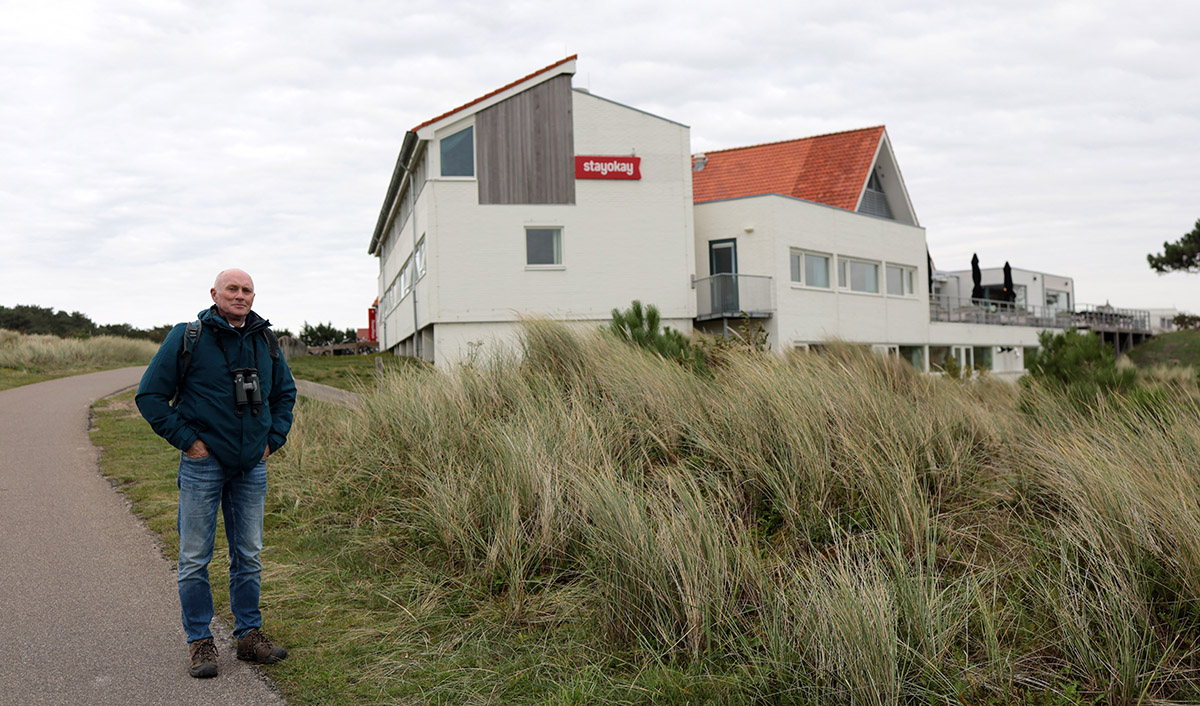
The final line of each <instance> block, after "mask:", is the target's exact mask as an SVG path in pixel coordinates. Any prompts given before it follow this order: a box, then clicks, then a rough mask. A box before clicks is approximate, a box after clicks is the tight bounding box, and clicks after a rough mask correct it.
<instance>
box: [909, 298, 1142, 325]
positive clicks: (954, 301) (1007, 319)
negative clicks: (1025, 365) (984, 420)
mask: <svg viewBox="0 0 1200 706" xmlns="http://www.w3.org/2000/svg"><path fill="white" fill-rule="evenodd" d="M929 320H930V321H948V322H952V323H964V324H988V325H992V326H1032V327H1034V328H1071V327H1072V326H1073V327H1075V328H1087V329H1093V330H1097V331H1129V332H1138V333H1149V332H1150V312H1148V311H1145V310H1143V309H1117V308H1115V307H1111V306H1108V305H1103V306H1096V305H1094V304H1081V305H1080V308H1079V309H1078V310H1071V309H1065V308H1062V307H1053V306H1028V305H1023V304H1015V303H1013V302H1001V301H992V300H991V299H959V298H957V297H944V296H934V297H931V298H930V300H929Z"/></svg>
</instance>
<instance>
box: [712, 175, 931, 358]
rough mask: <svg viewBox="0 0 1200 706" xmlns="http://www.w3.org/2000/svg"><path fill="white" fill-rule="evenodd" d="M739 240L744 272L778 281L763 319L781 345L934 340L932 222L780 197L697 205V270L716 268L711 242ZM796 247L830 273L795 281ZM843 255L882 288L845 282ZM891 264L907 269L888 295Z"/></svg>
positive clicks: (772, 287) (740, 267) (772, 284)
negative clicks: (928, 228)
mask: <svg viewBox="0 0 1200 706" xmlns="http://www.w3.org/2000/svg"><path fill="white" fill-rule="evenodd" d="M729 240H732V241H734V243H735V245H736V252H737V272H738V273H739V274H741V275H764V276H767V277H770V278H771V280H770V291H771V299H772V302H773V306H772V308H773V309H774V315H773V316H772V317H771V318H769V319H766V320H765V321H764V322H763V324H764V326H765V327H766V330H767V332H768V334H769V337H770V338H769V340H770V341H771V342H772V343H773V344H774V345H775V347H776V348H778V349H780V350H783V349H786V348H790V347H794V346H797V345H805V344H812V343H820V342H823V341H826V340H829V339H842V340H846V341H856V342H862V343H879V344H884V343H889V344H891V343H905V344H913V345H916V344H923V343H925V342H926V340H927V338H928V329H929V307H928V305H927V304H926V301H927V299H926V298H927V296H928V293H927V289H928V288H927V286H926V279H927V268H926V257H925V230H924V229H923V228H921V227H919V226H911V225H905V224H903V223H898V222H896V221H892V220H887V219H884V218H876V217H874V216H866V215H863V214H858V213H854V212H852V211H846V210H844V209H839V208H833V207H831V206H825V205H823V204H818V203H812V202H810V201H802V200H799V199H795V198H791V197H788V196H781V195H778V194H766V195H763V196H754V197H749V198H740V199H731V200H728V201H710V202H707V203H701V204H697V205H696V241H697V245H696V258H697V259H696V270H697V272H700V273H703V274H709V261H708V258H709V252H710V247H711V243H713V242H719V243H722V242H727V241H729ZM793 254H795V255H799V256H801V257H803V256H809V255H811V256H815V257H814V259H818V258H819V260H818V261H819V262H822V261H823V267H822V268H821V271H820V272H821V276H819V277H817V278H812V279H815V280H816V281H812V282H805V281H804V279H805V277H804V274H805V273H804V272H803V271H801V272H800V276H799V281H793V271H792V270H793V268H792V256H793ZM843 260H847V261H850V260H853V261H854V262H856V263H862V264H863V265H866V266H868V267H873V268H875V275H876V276H875V285H876V286H874V287H873V288H872V289H874V290H875V291H873V292H872V291H852V289H851V288H850V286H849V283H845V284H847V286H840V283H839V277H838V275H839V267H840V265H839V263H840V262H841V261H843ZM889 266H892V267H893V268H894V267H900V268H903V271H904V274H902V275H901V276H902V278H903V280H904V281H903V282H902V286H901V288H900V292H899V293H896V294H892V293H889V292H888V287H887V282H886V279H887V273H888V272H889ZM893 271H894V270H893Z"/></svg>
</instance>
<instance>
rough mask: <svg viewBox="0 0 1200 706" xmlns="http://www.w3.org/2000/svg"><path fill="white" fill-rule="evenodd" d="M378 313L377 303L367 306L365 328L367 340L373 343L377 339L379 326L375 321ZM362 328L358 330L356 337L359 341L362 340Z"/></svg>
mask: <svg viewBox="0 0 1200 706" xmlns="http://www.w3.org/2000/svg"><path fill="white" fill-rule="evenodd" d="M378 313H379V306H378V305H377V304H376V305H372V306H370V307H368V308H367V328H366V329H365V330H366V332H367V340H368V341H370V342H371V343H375V342H376V341H378V340H379V328H378V326H377V324H376V321H375V319H376V315H377V314H378ZM363 330H364V329H359V330H358V338H359V340H360V341H361V340H362V336H363Z"/></svg>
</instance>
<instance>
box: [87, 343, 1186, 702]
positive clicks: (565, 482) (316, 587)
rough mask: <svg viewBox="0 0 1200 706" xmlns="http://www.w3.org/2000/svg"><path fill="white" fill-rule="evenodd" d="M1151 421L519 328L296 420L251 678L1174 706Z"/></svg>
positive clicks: (470, 694)
mask: <svg viewBox="0 0 1200 706" xmlns="http://www.w3.org/2000/svg"><path fill="white" fill-rule="evenodd" d="M1149 384H1150V383H1147V385H1149ZM1140 389H1153V394H1140V395H1137V396H1130V397H1121V396H1110V397H1097V398H1096V399H1094V400H1091V401H1088V402H1086V403H1081V402H1080V401H1079V400H1070V401H1068V400H1064V399H1062V398H1060V397H1059V396H1058V394H1057V393H1055V392H1053V391H1051V390H1045V389H1041V388H1039V387H1037V386H1036V385H1032V386H1028V387H1025V386H1023V387H1017V386H1012V385H1008V384H1005V383H1002V382H996V381H990V380H987V379H983V380H979V381H975V382H962V381H954V380H945V379H938V378H931V377H926V376H921V375H918V374H916V373H915V372H914V371H912V370H911V368H908V367H906V366H905V365H904V364H903V363H898V362H894V361H887V360H884V359H880V358H878V357H875V356H872V355H870V354H869V353H865V352H863V351H861V350H857V349H854V348H839V347H836V346H834V347H831V348H830V349H829V350H828V352H827V353H823V354H819V355H818V354H808V353H803V354H795V355H791V356H789V357H786V358H782V357H778V356H774V355H770V354H753V353H746V354H739V353H736V352H729V353H727V354H726V358H725V359H724V360H723V362H722V363H721V364H720V365H719V366H718V367H716V368H715V369H714V370H712V371H711V374H709V375H697V374H695V373H694V372H691V371H689V370H685V369H684V368H682V367H680V366H679V365H677V364H675V363H672V362H670V361H665V360H662V359H660V358H658V357H656V356H654V355H652V354H647V353H645V352H643V351H641V350H638V349H634V348H631V347H629V346H628V345H625V344H623V343H621V342H619V341H616V340H613V339H612V338H610V337H608V336H606V335H604V334H600V333H597V334H593V335H580V334H576V333H571V332H569V331H568V330H567V329H565V328H563V327H562V326H559V325H556V324H551V323H546V322H536V321H535V322H529V323H528V324H527V325H526V329H525V349H524V351H523V352H522V354H521V355H514V356H511V357H501V358H495V359H491V360H485V361H479V362H477V363H474V364H472V365H464V366H460V367H457V368H455V369H453V370H450V371H439V370H435V369H429V368H424V367H404V368H400V369H397V370H395V371H389V372H387V373H386V374H385V375H383V376H382V377H381V379H380V381H379V384H378V385H377V386H376V387H375V388H374V389H369V390H361V392H362V393H363V402H362V404H361V405H360V406H359V407H357V408H355V409H344V408H338V407H333V406H328V405H323V404H319V403H316V402H312V401H309V400H301V401H300V403H299V405H298V408H297V415H296V419H297V422H296V426H295V428H294V430H293V433H292V436H291V437H290V440H289V443H288V445H287V446H286V447H285V448H284V449H283V450H282V452H281V453H280V454H279V456H278V457H277V458H276V460H275V461H274V464H273V466H272V469H271V474H272V475H271V489H270V492H269V498H268V503H269V507H268V528H267V545H268V549H267V550H266V551H265V552H264V562H265V575H264V609H265V612H266V615H267V620H268V623H269V628H268V629H269V630H271V631H272V633H273V634H274V635H275V636H276V637H278V638H279V639H280V640H281V641H282V642H284V644H287V645H288V646H289V648H290V649H292V651H293V658H291V659H289V660H288V661H287V662H285V663H283V664H281V665H279V666H278V667H277V668H273V670H272V676H273V677H274V678H275V679H276V680H277V682H278V683H279V684H280V686H281V688H282V689H283V690H284V692H285V694H286V695H287V696H288V698H289V700H290V701H291V702H292V703H295V704H308V703H312V704H318V703H320V704H330V703H456V704H457V703H505V704H508V703H518V704H519V703H529V704H533V703H554V704H583V703H623V704H660V703H667V704H696V703H722V704H763V703H771V704H912V703H922V704H925V703H931V704H940V703H947V704H951V703H973V704H974V703H991V704H1067V703H1097V704H1099V703H1105V704H1135V703H1165V702H1195V701H1197V700H1200V678H1198V674H1200V672H1198V670H1200V578H1198V577H1200V526H1198V525H1200V470H1198V468H1197V461H1196V459H1197V458H1200V454H1198V453H1197V452H1198V451H1200V393H1198V392H1197V390H1196V386H1195V383H1194V380H1193V379H1192V378H1190V377H1187V376H1175V377H1172V376H1169V375H1167V376H1161V375H1160V376H1159V381H1158V382H1156V383H1154V384H1153V386H1152V387H1149V388H1140ZM108 423H109V422H107V421H105V420H104V419H101V428H102V429H103V428H104V427H105V425H106V424H108ZM106 458H107V454H106ZM130 482H136V481H130Z"/></svg>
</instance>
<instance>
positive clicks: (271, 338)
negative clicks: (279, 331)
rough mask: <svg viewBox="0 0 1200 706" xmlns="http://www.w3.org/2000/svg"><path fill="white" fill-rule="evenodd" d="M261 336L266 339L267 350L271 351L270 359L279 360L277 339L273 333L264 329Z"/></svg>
mask: <svg viewBox="0 0 1200 706" xmlns="http://www.w3.org/2000/svg"><path fill="white" fill-rule="evenodd" d="M262 335H263V338H265V339H267V349H268V350H270V351H271V359H272V360H279V339H278V338H276V337H275V332H274V331H272V330H271V329H269V328H265V329H263V330H262Z"/></svg>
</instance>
